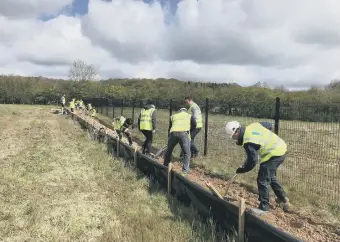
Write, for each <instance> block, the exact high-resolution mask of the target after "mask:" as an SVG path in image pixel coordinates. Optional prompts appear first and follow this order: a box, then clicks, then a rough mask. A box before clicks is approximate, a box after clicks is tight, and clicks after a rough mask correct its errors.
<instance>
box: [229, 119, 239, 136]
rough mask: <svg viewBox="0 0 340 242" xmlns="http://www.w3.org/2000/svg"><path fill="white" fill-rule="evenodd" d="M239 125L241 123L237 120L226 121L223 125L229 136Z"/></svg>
mask: <svg viewBox="0 0 340 242" xmlns="http://www.w3.org/2000/svg"><path fill="white" fill-rule="evenodd" d="M240 127H241V124H240V123H239V122H238V121H231V122H228V123H227V125H226V126H225V132H227V134H228V135H229V136H230V138H231V137H233V135H234V134H235V132H236V130H237V129H238V128H240Z"/></svg>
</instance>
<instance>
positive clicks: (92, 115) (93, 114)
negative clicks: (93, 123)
mask: <svg viewBox="0 0 340 242" xmlns="http://www.w3.org/2000/svg"><path fill="white" fill-rule="evenodd" d="M90 114H91V117H94V116H96V109H94V108H92V109H91V111H90Z"/></svg>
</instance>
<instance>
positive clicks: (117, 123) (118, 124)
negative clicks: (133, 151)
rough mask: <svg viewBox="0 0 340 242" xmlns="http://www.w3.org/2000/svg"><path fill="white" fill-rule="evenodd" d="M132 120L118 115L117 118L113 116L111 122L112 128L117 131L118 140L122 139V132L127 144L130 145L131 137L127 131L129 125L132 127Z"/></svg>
mask: <svg viewBox="0 0 340 242" xmlns="http://www.w3.org/2000/svg"><path fill="white" fill-rule="evenodd" d="M132 124H133V121H132V119H131V118H125V117H123V116H120V117H119V118H115V119H114V121H113V122H112V126H113V128H114V130H115V131H116V132H117V134H118V137H119V140H121V139H122V137H123V134H125V136H126V138H127V139H128V141H129V145H130V146H131V145H132V137H131V134H130V132H129V127H132Z"/></svg>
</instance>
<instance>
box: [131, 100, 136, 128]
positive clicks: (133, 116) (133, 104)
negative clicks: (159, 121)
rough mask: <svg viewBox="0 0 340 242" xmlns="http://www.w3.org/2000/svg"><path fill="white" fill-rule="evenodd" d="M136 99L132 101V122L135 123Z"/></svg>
mask: <svg viewBox="0 0 340 242" xmlns="http://www.w3.org/2000/svg"><path fill="white" fill-rule="evenodd" d="M135 101H136V100H135V99H133V101H132V122H133V123H135Z"/></svg>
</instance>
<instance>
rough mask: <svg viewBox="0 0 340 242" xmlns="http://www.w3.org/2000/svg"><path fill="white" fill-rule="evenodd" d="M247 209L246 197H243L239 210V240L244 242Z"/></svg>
mask: <svg viewBox="0 0 340 242" xmlns="http://www.w3.org/2000/svg"><path fill="white" fill-rule="evenodd" d="M245 209H246V205H245V199H244V198H241V200H240V204H239V210H238V241H239V242H244V210H245Z"/></svg>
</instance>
